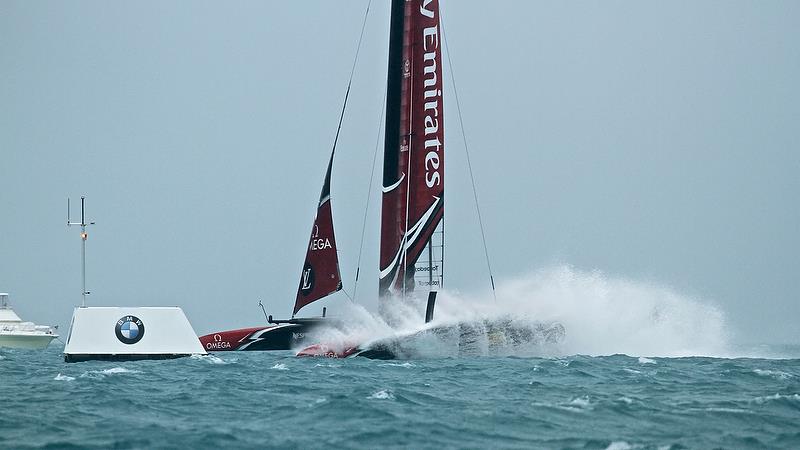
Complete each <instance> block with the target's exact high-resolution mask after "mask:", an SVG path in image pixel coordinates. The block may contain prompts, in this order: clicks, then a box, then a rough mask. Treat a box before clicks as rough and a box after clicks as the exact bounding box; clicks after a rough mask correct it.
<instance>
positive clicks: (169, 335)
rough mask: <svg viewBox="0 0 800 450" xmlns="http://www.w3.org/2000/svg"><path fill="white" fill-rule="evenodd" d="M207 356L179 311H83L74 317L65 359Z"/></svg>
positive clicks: (140, 308) (107, 309) (76, 310)
mask: <svg viewBox="0 0 800 450" xmlns="http://www.w3.org/2000/svg"><path fill="white" fill-rule="evenodd" d="M196 354H200V355H205V354H206V351H205V350H204V349H203V347H202V345H201V344H200V340H199V339H198V338H197V334H196V333H195V332H194V329H192V325H191V324H190V323H189V320H188V319H187V318H186V315H185V314H184V313H183V310H182V309H181V308H178V307H131V308H126V307H81V308H75V312H74V313H73V315H72V324H71V326H70V331H69V336H68V337H67V343H66V346H65V347H64V359H65V360H66V361H68V362H71V361H85V360H91V359H112V360H113V359H119V360H126V359H129V360H134V359H161V358H175V357H180V356H189V355H196Z"/></svg>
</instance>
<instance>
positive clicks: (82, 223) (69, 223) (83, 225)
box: [67, 195, 94, 308]
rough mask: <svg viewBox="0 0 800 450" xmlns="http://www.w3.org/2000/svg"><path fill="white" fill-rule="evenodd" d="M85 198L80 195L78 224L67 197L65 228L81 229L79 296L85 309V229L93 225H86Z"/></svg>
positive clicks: (92, 223)
mask: <svg viewBox="0 0 800 450" xmlns="http://www.w3.org/2000/svg"><path fill="white" fill-rule="evenodd" d="M85 203H86V196H84V195H81V221H80V222H73V221H72V218H71V217H72V216H71V215H70V208H69V197H67V226H68V227H70V226H72V225H79V226H80V227H81V282H82V286H83V289H82V291H81V296H82V297H83V298H82V300H81V307H82V308H83V307H86V296H87V295H89V294H90V292H89V291H87V290H86V239H88V238H89V234H88V233H86V227H87V226H88V225H94V222H91V221H90V222H89V223H86V205H85Z"/></svg>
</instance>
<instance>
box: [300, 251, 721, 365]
mask: <svg viewBox="0 0 800 450" xmlns="http://www.w3.org/2000/svg"><path fill="white" fill-rule="evenodd" d="M497 286H498V289H497V299H496V300H495V299H494V298H493V296H492V294H491V292H483V293H471V294H468V295H462V294H459V293H454V292H449V291H446V290H442V291H440V292H439V296H438V297H437V304H436V315H435V318H434V322H435V323H452V322H457V321H475V320H492V319H505V318H513V320H514V321H515V325H520V324H521V325H523V326H524V325H528V324H530V325H532V326H533V325H534V324H536V323H550V322H557V323H560V324H562V325H563V326H564V328H565V331H566V335H565V338H564V339H563V341H562V342H561V343H559V344H548V345H543V346H538V347H536V348H533V349H530V348H517V347H515V348H510V349H509V351H508V354H505V353H504V354H503V356H547V357H552V356H559V355H577V354H582V355H595V356H597V355H612V354H620V353H622V354H627V355H637V356H639V355H648V356H668V357H674V356H723V355H729V354H730V352H729V351H728V345H727V331H726V328H725V320H724V315H723V313H722V311H721V310H719V309H718V308H717V307H715V306H713V305H711V304H709V303H708V302H703V301H701V300H699V299H696V298H693V297H690V296H687V295H683V294H680V293H678V292H676V291H675V290H673V289H670V288H668V287H665V286H661V285H657V284H654V283H649V282H643V281H634V280H628V279H624V278H619V277H611V276H608V275H606V274H604V273H602V272H600V271H581V270H578V269H575V268H573V267H571V266H556V267H551V268H547V269H542V270H539V271H536V272H532V273H530V274H527V275H524V276H520V277H517V278H514V279H510V280H507V281H503V282H500V283H498V285H497ZM424 303H425V300H424V299H423V298H409V299H406V301H404V302H400V301H398V302H388V303H385V304H384V303H382V304H381V305H380V306H381V308H382V310H381V316H378V315H377V314H372V313H370V312H368V311H367V310H366V309H364V308H363V307H362V306H360V305H357V304H353V303H348V304H346V305H344V306H343V307H342V311H341V312H340V314H341V315H342V316H343V317H347V318H348V320H347V322H346V323H345V327H346V329H339V330H332V329H322V330H320V331H319V332H318V333H317V334H316V335H315V336H312V337H311V340H313V341H315V342H322V343H325V344H326V345H328V346H329V347H331V348H333V349H345V348H347V347H353V346H357V345H362V344H365V343H369V342H371V341H374V340H378V339H381V338H387V337H391V336H396V335H409V334H410V333H412V332H414V331H418V330H420V329H421V328H422V327H423V324H424V317H423V313H424V310H425V307H424V306H425V305H424ZM382 317H386V318H387V320H386V321H385V320H383V318H382ZM389 323H391V326H390V325H389ZM418 347H420V348H419V349H420V350H421V351H423V353H422V354H419V355H415V356H418V357H446V356H454V355H455V354H458V346H457V345H456V346H453V345H448V343H446V342H429V341H427V340H426V341H425V342H421V343H420V345H419V346H418ZM496 353H497V350H496V349H493V350H492V352H491V354H492V356H497V354H496ZM487 354H488V353H487ZM639 362H640V363H642V364H652V363H654V362H655V360H652V359H650V358H645V357H643V358H641V359H640V360H639Z"/></svg>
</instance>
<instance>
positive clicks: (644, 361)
mask: <svg viewBox="0 0 800 450" xmlns="http://www.w3.org/2000/svg"><path fill="white" fill-rule="evenodd" d="M639 364H656V361H655V360H654V359H650V358H645V357H644V356H640V357H639Z"/></svg>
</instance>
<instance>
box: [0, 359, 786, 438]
mask: <svg viewBox="0 0 800 450" xmlns="http://www.w3.org/2000/svg"><path fill="white" fill-rule="evenodd" d="M62 351H63V347H62V346H61V345H60V344H58V343H54V344H52V345H51V346H50V347H49V348H48V349H47V350H45V351H23V350H11V349H0V380H1V381H0V448H238V447H273V448H328V447H342V448H370V449H371V448H384V447H403V448H547V449H557V448H576V449H614V450H623V449H650V448H652V449H683V448H787V449H793V448H800V359H791V358H789V359H760V358H732V359H721V358H708V357H690V358H656V357H652V358H647V357H630V356H624V355H613V356H602V357H589V356H569V357H558V358H514V357H507V358H489V357H476V358H445V359H435V360H408V361H374V360H367V359H361V358H355V359H346V360H335V359H297V358H295V357H294V356H293V355H292V354H291V353H289V352H252V353H247V352H239V353H228V354H217V355H213V356H203V357H191V358H184V359H178V360H170V361H139V362H126V363H120V362H86V363H76V364H66V363H64V362H63V360H62V356H61V352H62ZM794 351H797V349H794Z"/></svg>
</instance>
